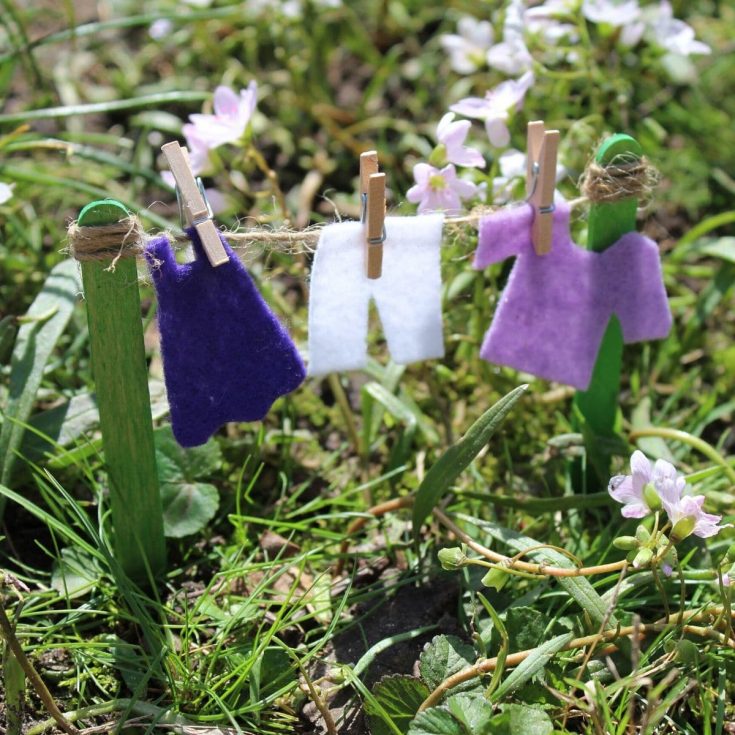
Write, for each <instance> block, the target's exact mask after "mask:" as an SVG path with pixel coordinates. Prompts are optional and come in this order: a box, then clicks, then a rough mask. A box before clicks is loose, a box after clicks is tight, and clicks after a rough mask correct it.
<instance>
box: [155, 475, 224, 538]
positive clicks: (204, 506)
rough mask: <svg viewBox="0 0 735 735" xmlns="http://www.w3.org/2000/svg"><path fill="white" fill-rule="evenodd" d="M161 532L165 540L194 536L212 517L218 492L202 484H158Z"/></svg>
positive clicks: (215, 509) (211, 486)
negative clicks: (167, 538) (160, 504)
mask: <svg viewBox="0 0 735 735" xmlns="http://www.w3.org/2000/svg"><path fill="white" fill-rule="evenodd" d="M161 502H162V504H163V530H164V533H165V534H166V536H168V537H169V538H181V537H182V536H189V535H191V534H192V533H197V531H200V530H201V529H202V528H204V527H205V526H206V525H207V523H209V521H211V520H212V518H214V514H215V513H216V512H217V508H219V493H218V492H217V488H216V487H215V486H214V485H208V484H206V483H202V482H176V483H174V482H167V483H165V484H163V485H161Z"/></svg>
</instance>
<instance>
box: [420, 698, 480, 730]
mask: <svg viewBox="0 0 735 735" xmlns="http://www.w3.org/2000/svg"><path fill="white" fill-rule="evenodd" d="M492 718H493V707H492V705H491V704H490V703H489V702H488V701H487V700H486V699H485V697H483V696H477V695H474V696H473V695H471V694H458V695H455V696H453V697H450V698H449V699H448V700H447V701H446V703H444V704H442V705H439V706H438V707H431V708H429V709H427V710H424V711H423V712H421V713H419V714H418V715H416V717H415V719H414V720H413V722H412V723H411V726H410V728H409V730H408V735H493V734H494V730H493V729H492V726H491V720H492Z"/></svg>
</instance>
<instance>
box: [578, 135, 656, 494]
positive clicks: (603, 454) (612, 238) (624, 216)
mask: <svg viewBox="0 0 735 735" xmlns="http://www.w3.org/2000/svg"><path fill="white" fill-rule="evenodd" d="M642 155H643V150H642V148H641V146H640V145H639V144H638V142H637V141H636V140H635V139H634V138H631V137H630V136H629V135H623V134H618V135H613V136H611V137H610V138H608V139H607V140H605V141H604V142H603V144H602V145H601V146H600V148H599V150H598V151H597V155H596V156H595V162H596V163H597V164H598V165H599V166H603V167H608V166H611V165H616V166H625V165H630V164H636V163H638V162H639V161H640V159H641V157H642ZM637 209H638V199H637V198H636V196H625V192H621V196H619V197H615V198H614V199H613V200H611V201H598V202H593V203H592V205H591V207H590V213H589V225H588V235H587V248H588V249H589V250H594V251H595V252H602V251H603V250H605V249H607V248H609V247H610V246H611V245H614V244H615V243H616V242H617V241H618V240H619V239H620V238H621V237H622V236H623V235H624V234H625V233H626V232H631V231H632V230H635V229H636V211H637ZM622 358H623V332H622V328H621V326H620V322H619V321H618V318H617V317H616V316H615V315H613V316H612V318H611V319H610V321H609V322H608V325H607V329H606V331H605V335H604V337H603V338H602V342H601V344H600V349H599V352H598V354H597V360H596V362H595V367H594V370H593V373H592V380H591V381H590V385H589V387H588V389H587V390H586V391H577V393H576V395H575V398H574V403H575V406H576V407H577V409H578V410H579V413H580V414H581V416H582V417H583V418H584V422H585V424H586V427H585V428H586V432H585V445H586V448H587V455H588V458H592V459H593V460H594V461H593V462H592V463H591V466H592V469H593V470H596V472H595V474H597V475H600V474H601V475H602V476H601V477H598V478H597V481H598V483H599V482H603V483H606V482H607V480H608V479H609V472H608V470H609V467H610V458H611V452H610V449H609V447H610V443H611V442H610V441H609V440H610V438H613V437H614V435H615V420H616V417H617V411H618V396H619V393H620V372H621V364H622ZM606 440H607V441H606Z"/></svg>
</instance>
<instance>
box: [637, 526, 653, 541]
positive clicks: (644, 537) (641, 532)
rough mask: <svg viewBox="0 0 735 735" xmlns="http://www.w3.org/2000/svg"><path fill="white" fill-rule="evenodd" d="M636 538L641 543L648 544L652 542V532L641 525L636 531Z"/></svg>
mask: <svg viewBox="0 0 735 735" xmlns="http://www.w3.org/2000/svg"><path fill="white" fill-rule="evenodd" d="M635 537H636V538H637V539H638V541H639V542H640V543H642V544H647V543H648V542H649V541H650V540H651V532H650V531H649V530H648V529H647V528H646V527H645V526H644V525H642V524H641V525H640V526H638V528H636V529H635Z"/></svg>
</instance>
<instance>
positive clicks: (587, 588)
mask: <svg viewBox="0 0 735 735" xmlns="http://www.w3.org/2000/svg"><path fill="white" fill-rule="evenodd" d="M457 517H458V518H461V519H462V520H464V521H467V522H468V523H471V524H472V525H474V526H476V527H477V528H481V529H482V530H483V531H486V532H487V533H488V534H490V536H492V537H493V538H494V539H496V540H498V541H502V542H503V543H504V544H506V545H507V546H509V547H510V548H511V549H513V551H515V552H516V553H519V552H521V551H523V552H525V551H527V550H528V549H530V548H532V547H536V546H539V542H538V541H536V539H533V538H531V537H530V536H524V535H523V534H520V533H518V532H517V531H512V530H511V529H510V528H505V527H504V526H501V525H499V524H498V523H493V522H492V521H483V520H480V519H479V518H473V517H472V516H467V515H464V514H458V516H457ZM529 556H530V557H531V558H533V559H534V560H535V561H538V562H546V563H547V564H553V565H554V566H557V567H566V568H568V569H574V564H573V563H572V561H571V560H570V559H569V558H567V557H566V556H564V554H560V553H559V552H558V551H554V549H538V550H536V551H532V552H530V554H529ZM557 581H558V582H559V584H560V585H561V587H562V588H563V589H564V591H565V592H567V594H569V595H570V596H571V597H573V598H574V599H575V600H576V601H577V603H578V604H579V606H580V607H581V608H582V609H583V610H585V611H587V613H588V614H589V616H590V617H591V618H592V622H594V623H597V624H598V625H600V624H602V622H603V621H604V619H605V616H606V615H607V611H608V603H606V602H605V601H604V600H603V599H602V597H600V595H598V594H597V592H596V591H595V588H594V587H593V586H592V585H591V584H590V581H589V580H588V579H587V578H586V577H558V578H557ZM617 624H618V621H617V618H616V617H615V615H614V614H611V615H610V616H609V619H608V621H607V627H608V628H615V627H616V626H617Z"/></svg>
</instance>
